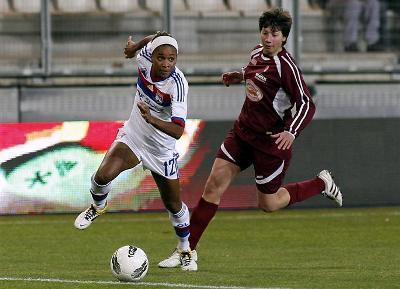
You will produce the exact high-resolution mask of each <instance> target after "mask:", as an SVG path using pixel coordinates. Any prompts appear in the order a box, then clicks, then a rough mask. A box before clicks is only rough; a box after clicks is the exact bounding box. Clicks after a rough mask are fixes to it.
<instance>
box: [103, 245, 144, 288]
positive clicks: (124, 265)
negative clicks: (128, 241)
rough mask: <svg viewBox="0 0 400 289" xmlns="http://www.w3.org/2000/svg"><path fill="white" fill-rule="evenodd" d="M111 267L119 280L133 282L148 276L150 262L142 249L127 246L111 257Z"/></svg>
mask: <svg viewBox="0 0 400 289" xmlns="http://www.w3.org/2000/svg"><path fill="white" fill-rule="evenodd" d="M110 267H111V272H112V273H113V274H114V276H115V277H117V279H118V280H120V281H126V282H133V281H138V280H141V279H142V278H143V277H144V276H146V273H147V270H148V269H149V260H148V259H147V256H146V253H145V252H144V251H143V250H142V249H140V248H138V247H135V246H131V245H127V246H123V247H121V248H119V249H117V250H116V251H115V252H114V254H113V255H112V256H111V260H110Z"/></svg>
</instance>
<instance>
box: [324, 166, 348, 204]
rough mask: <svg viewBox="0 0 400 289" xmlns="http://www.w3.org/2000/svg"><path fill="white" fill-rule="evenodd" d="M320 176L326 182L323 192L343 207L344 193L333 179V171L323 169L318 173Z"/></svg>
mask: <svg viewBox="0 0 400 289" xmlns="http://www.w3.org/2000/svg"><path fill="white" fill-rule="evenodd" d="M318 177H319V178H320V179H321V180H323V181H324V183H325V190H324V191H322V193H321V194H322V195H323V196H325V197H327V198H328V199H331V200H334V201H335V202H336V204H337V205H338V206H339V207H341V206H342V202H343V200H342V199H343V197H342V193H341V192H340V189H339V187H338V186H337V185H336V184H335V182H334V181H333V178H332V175H331V173H330V172H329V171H328V170H323V171H321V172H320V173H319V174H318Z"/></svg>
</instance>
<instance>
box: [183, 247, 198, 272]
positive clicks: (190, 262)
mask: <svg viewBox="0 0 400 289" xmlns="http://www.w3.org/2000/svg"><path fill="white" fill-rule="evenodd" d="M196 257H197V255H196ZM180 259H181V264H182V265H181V268H182V270H183V271H197V262H196V261H195V260H194V256H193V252H192V251H191V250H189V251H182V252H180Z"/></svg>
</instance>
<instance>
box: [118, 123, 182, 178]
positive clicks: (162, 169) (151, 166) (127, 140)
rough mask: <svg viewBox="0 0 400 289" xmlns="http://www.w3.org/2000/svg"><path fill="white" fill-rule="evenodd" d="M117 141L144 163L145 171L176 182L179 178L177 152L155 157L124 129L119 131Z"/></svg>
mask: <svg viewBox="0 0 400 289" xmlns="http://www.w3.org/2000/svg"><path fill="white" fill-rule="evenodd" d="M115 141H116V142H122V143H124V144H126V145H127V146H128V147H129V148H130V149H131V151H132V152H133V153H134V154H135V155H136V157H137V158H138V160H139V161H140V162H141V163H142V166H143V168H144V169H148V170H150V171H152V172H154V173H156V174H158V175H160V176H163V177H165V178H167V179H171V180H175V179H177V178H179V167H178V158H179V154H178V152H176V151H175V150H165V152H164V153H162V154H158V155H154V154H153V153H151V152H149V151H148V150H146V149H145V148H143V147H139V146H138V145H137V144H136V143H135V142H134V140H133V138H132V137H131V136H129V134H127V133H126V131H125V130H124V129H123V128H121V129H120V130H119V131H118V134H117V137H116V138H115Z"/></svg>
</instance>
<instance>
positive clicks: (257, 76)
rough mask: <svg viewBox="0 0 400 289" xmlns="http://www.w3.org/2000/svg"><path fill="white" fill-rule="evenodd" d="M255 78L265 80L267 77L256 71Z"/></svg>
mask: <svg viewBox="0 0 400 289" xmlns="http://www.w3.org/2000/svg"><path fill="white" fill-rule="evenodd" d="M255 77H256V79H258V80H259V81H261V82H264V83H265V82H267V78H266V77H265V76H264V75H262V74H260V73H256V76H255Z"/></svg>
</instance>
